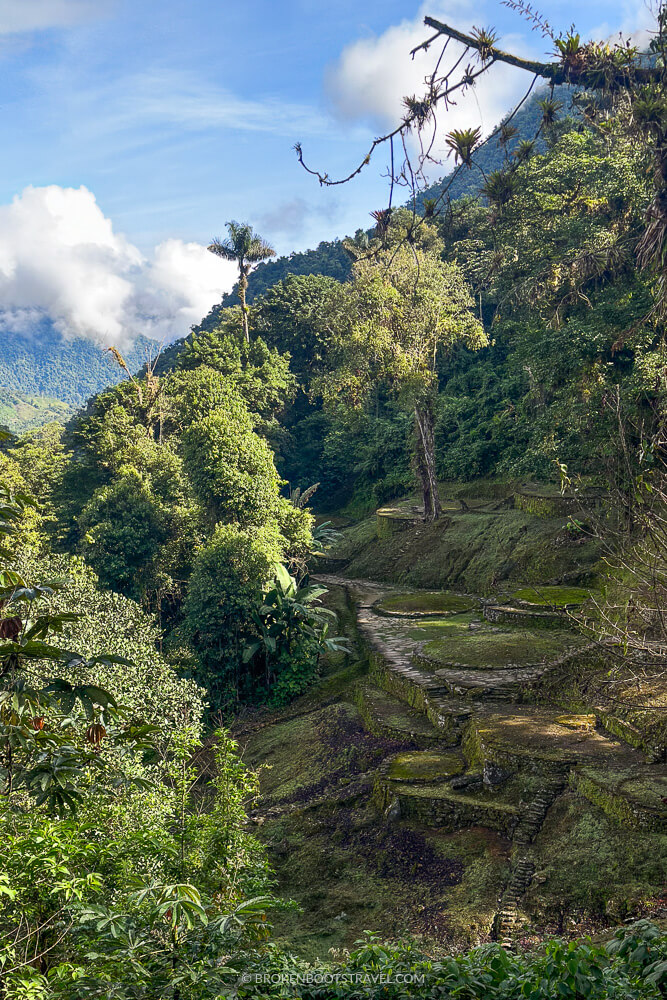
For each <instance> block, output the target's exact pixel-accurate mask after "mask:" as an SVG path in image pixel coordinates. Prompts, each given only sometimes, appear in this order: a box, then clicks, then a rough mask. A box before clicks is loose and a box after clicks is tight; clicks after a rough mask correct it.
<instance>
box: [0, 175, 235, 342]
mask: <svg viewBox="0 0 667 1000" xmlns="http://www.w3.org/2000/svg"><path fill="white" fill-rule="evenodd" d="M234 280H235V268H234V265H233V264H232V263H231V262H228V261H224V260H221V259H219V258H217V257H215V256H213V254H210V253H209V252H208V251H207V250H206V248H205V247H203V246H201V245H200V244H198V243H183V242H182V241H181V240H175V239H170V240H166V241H165V242H164V243H161V244H160V245H159V246H158V247H156V248H155V251H154V253H153V255H152V258H151V259H147V258H145V257H144V256H143V255H142V254H141V253H140V251H139V250H138V249H137V247H135V246H133V245H132V243H130V242H129V241H128V240H127V239H126V238H125V237H124V236H123V235H122V234H119V233H115V232H114V230H113V226H112V223H111V220H110V219H107V218H106V217H105V216H104V214H103V212H102V211H101V209H100V207H99V206H98V204H97V202H96V201H95V197H94V195H93V194H92V192H90V191H89V190H88V189H87V188H85V187H80V188H78V189H74V188H61V187H57V186H56V185H51V186H50V187H43V188H34V187H28V188H26V189H25V190H24V191H23V192H22V194H21V195H17V196H16V197H15V198H14V200H13V202H12V203H11V204H10V205H2V206H0V318H2V322H3V325H4V326H5V327H6V328H7V327H10V326H11V327H13V328H16V325H17V324H20V325H21V326H23V328H29V327H30V324H31V322H34V319H35V318H36V317H44V316H48V317H49V318H50V319H51V320H52V322H53V323H54V324H55V325H56V327H57V328H58V329H59V330H60V331H61V332H62V333H63V334H64V335H65V336H68V337H77V336H81V337H88V338H89V339H91V340H95V341H99V342H101V343H105V344H116V345H124V344H125V345H126V344H128V343H129V342H131V341H132V340H133V339H134V337H136V336H137V334H140V333H143V334H145V335H147V336H151V337H155V338H157V339H160V340H161V339H163V338H164V339H166V340H171V339H173V338H175V337H177V336H183V335H184V334H186V333H187V332H188V329H189V327H190V326H191V325H192V324H193V323H198V322H199V321H200V320H201V319H202V317H203V316H204V315H205V314H206V313H207V312H208V310H209V309H210V308H211V306H213V305H215V303H216V302H219V301H220V299H221V297H222V294H223V293H224V292H225V291H228V290H229V289H230V288H231V287H232V285H233V283H234Z"/></svg>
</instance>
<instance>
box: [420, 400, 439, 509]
mask: <svg viewBox="0 0 667 1000" xmlns="http://www.w3.org/2000/svg"><path fill="white" fill-rule="evenodd" d="M434 424H435V421H434V418H433V411H432V409H431V407H430V406H419V405H417V406H415V438H416V448H415V467H416V470H417V475H418V476H419V481H420V483H421V488H422V494H423V496H424V520H425V521H437V519H438V518H439V517H440V515H441V513H442V506H441V504H440V497H439V496H438V480H437V478H436V474H435V435H434Z"/></svg>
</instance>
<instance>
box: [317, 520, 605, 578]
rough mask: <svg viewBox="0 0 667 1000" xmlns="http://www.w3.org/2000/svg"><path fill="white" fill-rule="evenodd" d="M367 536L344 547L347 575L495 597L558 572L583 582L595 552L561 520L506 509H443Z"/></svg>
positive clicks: (593, 544) (596, 555) (593, 546)
mask: <svg viewBox="0 0 667 1000" xmlns="http://www.w3.org/2000/svg"><path fill="white" fill-rule="evenodd" d="M357 527H358V526H357ZM346 534H347V533H346ZM366 537H367V542H366V544H365V545H358V546H356V547H353V546H352V545H350V546H349V547H346V548H345V549H344V551H346V552H347V553H348V554H349V558H350V562H349V565H348V566H347V568H346V574H347V575H348V576H351V577H366V578H368V577H371V578H373V579H375V580H382V581H387V582H389V583H395V584H399V585H400V586H402V587H406V588H414V589H415V590H417V589H422V590H426V591H435V590H441V591H448V590H449V591H452V590H453V591H457V592H459V593H468V594H482V595H483V594H495V593H497V592H498V589H499V588H500V587H503V585H506V586H512V585H514V587H519V586H526V585H527V584H535V585H539V586H542V585H544V584H548V583H550V582H551V581H553V580H554V579H556V580H557V579H559V578H560V577H562V576H563V574H565V573H569V574H571V573H576V574H579V577H580V582H581V583H588V579H589V578H590V576H591V575H592V574H593V571H594V567H595V564H596V561H597V559H598V558H599V555H600V551H599V547H598V544H597V543H596V542H595V541H594V540H590V541H586V542H585V544H583V545H578V544H576V545H575V544H574V543H573V541H572V539H570V537H569V536H568V533H567V532H566V531H565V529H564V522H563V518H562V517H558V518H537V517H533V516H531V515H530V514H526V513H524V512H523V511H520V510H513V509H508V510H503V511H501V512H500V513H496V514H490V513H455V514H446V515H445V516H444V517H443V518H441V519H440V520H439V521H436V522H434V523H433V524H420V525H416V526H414V527H409V528H407V529H405V530H404V531H402V532H401V533H400V535H398V536H394V537H390V538H386V539H378V538H373V537H371V536H370V532H369V533H368V535H367V536H366ZM353 549H354V550H353ZM339 551H343V549H339V550H337V552H336V553H335V554H338V552H339ZM575 582H576V581H575Z"/></svg>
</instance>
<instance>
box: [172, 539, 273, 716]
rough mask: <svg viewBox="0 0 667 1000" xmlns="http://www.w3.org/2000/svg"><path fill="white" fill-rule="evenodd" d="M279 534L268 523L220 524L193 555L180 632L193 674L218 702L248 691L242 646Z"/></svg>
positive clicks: (249, 633)
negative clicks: (248, 525)
mask: <svg viewBox="0 0 667 1000" xmlns="http://www.w3.org/2000/svg"><path fill="white" fill-rule="evenodd" d="M283 547H284V539H283V538H282V536H281V535H280V534H279V532H278V530H277V528H276V527H275V526H273V525H268V526H267V525H265V526H263V527H253V528H245V529H241V528H239V527H238V526H236V525H233V524H219V525H218V526H217V528H216V529H215V531H214V533H213V535H212V537H211V540H210V541H209V543H208V544H207V545H206V546H204V547H203V548H202V549H201V550H200V551H199V552H198V553H197V555H196V558H195V563H194V567H193V570H192V576H191V577H190V581H189V584H188V591H187V595H186V598H185V605H184V609H183V610H184V616H183V634H184V635H185V637H186V639H187V641H188V643H189V645H190V648H191V649H192V650H193V651H194V654H195V656H196V660H197V668H196V669H197V675H198V677H199V678H200V680H201V681H203V682H205V683H206V686H207V688H208V690H209V692H210V693H211V697H212V699H213V701H214V703H215V705H216V706H217V707H221V706H227V707H228V706H229V705H230V704H233V703H234V702H236V700H237V699H238V697H239V693H242V694H246V695H247V686H246V685H244V678H243V672H244V671H243V651H244V649H245V647H246V645H247V644H248V643H249V642H250V641H251V640H252V639H253V637H254V633H255V629H254V623H253V616H254V614H255V611H256V609H257V608H258V607H259V606H260V604H261V598H262V592H263V590H264V589H265V587H266V584H267V583H268V581H269V580H270V579H271V576H272V573H273V568H274V566H275V564H276V563H279V562H280V561H281V560H282V557H283Z"/></svg>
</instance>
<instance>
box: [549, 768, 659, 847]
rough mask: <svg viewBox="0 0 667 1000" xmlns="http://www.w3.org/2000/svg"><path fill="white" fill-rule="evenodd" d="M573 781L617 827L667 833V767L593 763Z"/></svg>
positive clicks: (571, 777) (578, 790) (583, 769)
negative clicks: (618, 824) (620, 825)
mask: <svg viewBox="0 0 667 1000" xmlns="http://www.w3.org/2000/svg"><path fill="white" fill-rule="evenodd" d="M569 781H570V785H571V787H572V788H574V789H575V791H577V792H578V793H579V794H580V795H583V796H585V798H587V799H588V800H589V801H590V802H592V803H594V805H596V806H599V808H600V809H602V810H603V812H605V813H606V814H607V816H609V817H610V818H611V819H613V820H615V821H616V822H617V823H620V824H622V825H623V826H627V827H630V828H631V829H632V828H641V829H643V830H648V831H651V832H653V833H667V808H666V803H667V765H665V764H646V763H643V764H637V763H633V764H630V765H628V766H625V767H623V766H618V765H615V766H613V765H612V766H609V764H606V762H591V763H590V764H589V765H588V766H585V767H581V768H578V769H576V770H574V771H573V772H572V773H571V774H570V777H569Z"/></svg>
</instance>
